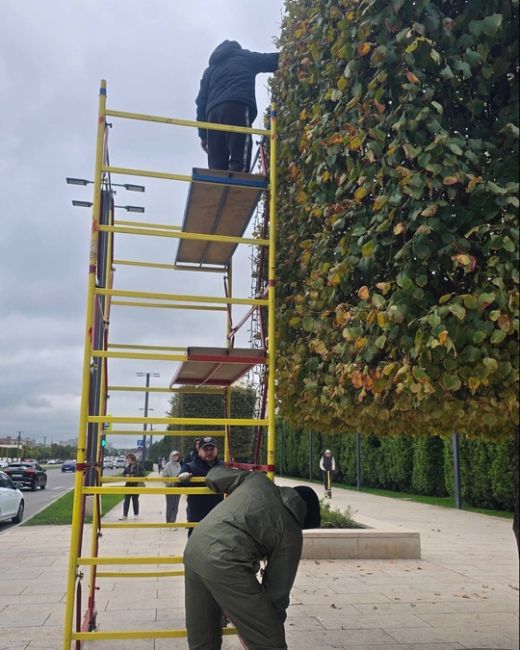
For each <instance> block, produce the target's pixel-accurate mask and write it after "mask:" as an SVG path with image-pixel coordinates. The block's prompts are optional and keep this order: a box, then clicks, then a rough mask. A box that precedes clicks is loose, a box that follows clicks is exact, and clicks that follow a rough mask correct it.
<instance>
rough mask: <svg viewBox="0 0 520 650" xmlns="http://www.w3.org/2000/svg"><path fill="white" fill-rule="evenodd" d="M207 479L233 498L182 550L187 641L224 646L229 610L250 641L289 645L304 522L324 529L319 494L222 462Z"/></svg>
mask: <svg viewBox="0 0 520 650" xmlns="http://www.w3.org/2000/svg"><path fill="white" fill-rule="evenodd" d="M206 485H207V486H208V487H209V488H210V489H211V490H213V491H214V492H224V493H226V494H228V495H229V496H228V497H227V499H225V500H224V501H222V503H220V504H219V505H217V506H216V507H215V508H213V510H212V511H211V512H210V513H209V514H208V515H207V516H206V517H205V518H204V519H203V521H201V523H200V524H199V525H198V526H197V528H196V529H195V530H194V531H193V535H192V536H191V537H190V539H189V540H188V544H187V545H186V549H185V551H184V569H185V573H184V581H185V601H186V627H187V630H188V644H189V647H190V648H191V649H192V650H193V649H195V648H197V649H202V648H212V650H217V649H218V648H220V647H221V644H222V618H221V616H222V612H224V614H225V616H226V617H227V618H229V619H230V620H231V622H232V623H234V625H235V626H236V628H237V631H238V634H239V635H240V638H241V640H243V642H244V645H245V647H247V648H250V649H253V648H257V649H260V648H265V649H266V650H267V649H268V648H269V649H273V650H274V648H279V649H286V648H287V644H286V641H285V630H284V622H285V619H286V610H287V607H288V605H289V593H290V591H291V588H292V585H293V582H294V579H295V577H296V571H297V569H298V563H299V561H300V555H301V550H302V528H318V527H319V525H320V503H319V500H318V496H317V495H316V493H315V492H314V490H313V489H312V488H310V487H307V486H298V487H296V488H290V487H278V486H277V485H275V484H274V481H271V480H270V479H268V478H267V476H265V474H262V473H261V472H243V471H240V470H236V469H231V468H228V467H225V466H218V467H214V468H213V469H211V470H210V471H209V472H208V475H207V477H206ZM264 560H266V561H267V565H266V567H265V570H264V571H263V573H262V581H261V582H259V581H258V579H257V573H258V570H259V565H260V562H262V561H264Z"/></svg>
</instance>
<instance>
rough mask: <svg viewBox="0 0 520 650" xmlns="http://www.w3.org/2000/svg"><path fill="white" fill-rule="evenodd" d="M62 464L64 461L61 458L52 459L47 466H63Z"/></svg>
mask: <svg viewBox="0 0 520 650" xmlns="http://www.w3.org/2000/svg"><path fill="white" fill-rule="evenodd" d="M62 463H63V461H62V460H60V459H59V458H51V459H50V460H49V461H47V465H61V464H62Z"/></svg>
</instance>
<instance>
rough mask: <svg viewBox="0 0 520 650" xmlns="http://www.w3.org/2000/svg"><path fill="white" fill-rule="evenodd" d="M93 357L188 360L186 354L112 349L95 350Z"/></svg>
mask: <svg viewBox="0 0 520 650" xmlns="http://www.w3.org/2000/svg"><path fill="white" fill-rule="evenodd" d="M92 356H93V357H101V358H106V359H155V360H156V361H186V360H187V355H185V354H154V353H153V352H110V350H94V351H93V352H92Z"/></svg>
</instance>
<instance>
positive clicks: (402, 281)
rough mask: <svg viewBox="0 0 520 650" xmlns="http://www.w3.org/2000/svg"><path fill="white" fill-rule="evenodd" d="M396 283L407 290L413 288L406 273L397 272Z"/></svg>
mask: <svg viewBox="0 0 520 650" xmlns="http://www.w3.org/2000/svg"><path fill="white" fill-rule="evenodd" d="M396 282H397V285H398V286H399V287H401V289H405V290H409V289H413V286H414V284H413V282H412V280H411V278H410V277H408V276H407V275H406V273H399V275H398V276H397V278H396Z"/></svg>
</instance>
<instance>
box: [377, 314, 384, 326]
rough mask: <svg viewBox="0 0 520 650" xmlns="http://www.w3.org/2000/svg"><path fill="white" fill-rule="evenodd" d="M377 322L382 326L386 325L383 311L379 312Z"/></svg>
mask: <svg viewBox="0 0 520 650" xmlns="http://www.w3.org/2000/svg"><path fill="white" fill-rule="evenodd" d="M377 324H378V325H379V327H381V328H382V327H384V326H385V315H384V314H383V312H381V311H380V312H378V314H377Z"/></svg>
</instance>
